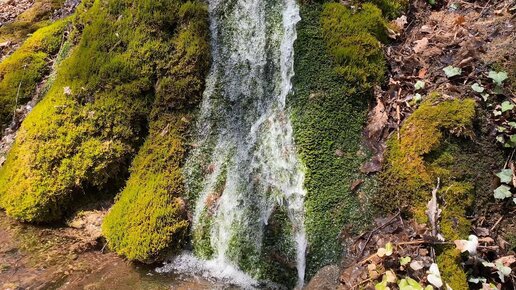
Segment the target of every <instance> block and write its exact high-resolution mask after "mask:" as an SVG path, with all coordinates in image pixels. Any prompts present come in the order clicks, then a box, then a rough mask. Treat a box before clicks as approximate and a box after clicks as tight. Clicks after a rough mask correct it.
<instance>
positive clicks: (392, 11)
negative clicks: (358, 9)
mask: <svg viewBox="0 0 516 290" xmlns="http://www.w3.org/2000/svg"><path fill="white" fill-rule="evenodd" d="M367 2H370V3H372V4H374V5H376V6H377V7H378V8H380V9H381V10H382V12H383V15H384V16H385V17H386V18H388V19H394V18H396V17H398V16H400V15H401V14H402V13H403V11H404V10H406V9H407V7H408V4H409V2H408V0H368V1H367Z"/></svg>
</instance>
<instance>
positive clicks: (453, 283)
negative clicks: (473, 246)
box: [437, 246, 469, 289]
mask: <svg viewBox="0 0 516 290" xmlns="http://www.w3.org/2000/svg"><path fill="white" fill-rule="evenodd" d="M461 262H462V260H461V253H460V251H459V250H457V249H456V248H455V247H449V246H447V247H444V248H443V249H441V250H440V251H439V253H438V256H437V264H438V265H439V270H440V272H441V277H442V279H443V281H444V282H446V283H447V284H448V285H449V286H450V287H451V288H452V289H469V287H468V282H467V277H466V273H464V270H463V269H462V267H461Z"/></svg>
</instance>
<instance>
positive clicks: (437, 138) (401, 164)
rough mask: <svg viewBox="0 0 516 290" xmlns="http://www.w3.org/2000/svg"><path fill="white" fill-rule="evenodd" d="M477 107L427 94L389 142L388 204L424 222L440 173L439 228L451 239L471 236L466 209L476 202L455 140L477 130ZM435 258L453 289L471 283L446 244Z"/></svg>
mask: <svg viewBox="0 0 516 290" xmlns="http://www.w3.org/2000/svg"><path fill="white" fill-rule="evenodd" d="M475 111H476V108H475V101H474V100H472V99H465V100H458V99H449V98H444V97H441V96H440V95H439V94H435V93H434V94H431V95H429V96H427V98H426V100H425V101H424V102H423V103H422V104H421V106H420V107H419V108H418V109H417V110H415V111H414V113H413V114H412V115H411V116H410V117H409V118H408V119H407V120H406V121H405V123H404V124H403V126H402V128H401V130H400V137H399V139H398V136H397V135H396V134H394V135H393V136H392V137H391V138H390V139H389V141H388V143H387V146H388V149H387V153H386V154H387V155H386V168H385V170H384V172H383V173H382V180H383V187H382V188H383V196H382V199H381V200H382V203H383V206H384V207H391V208H397V207H401V208H405V209H408V212H409V213H411V214H413V215H414V217H415V218H416V219H417V220H418V221H419V222H421V223H424V222H426V221H427V217H426V214H425V210H426V204H427V202H428V201H429V200H430V199H431V192H432V188H434V187H435V186H436V184H437V179H438V178H439V179H440V180H441V183H440V190H439V191H438V195H439V197H440V198H442V200H443V203H442V204H441V209H442V215H441V220H440V232H441V233H442V234H443V236H444V237H445V239H447V240H455V239H464V238H466V237H467V235H468V234H469V230H470V222H469V221H468V220H467V219H466V217H465V215H466V211H467V209H468V208H470V207H471V206H472V205H473V192H474V184H473V181H472V180H471V179H470V178H467V177H465V176H463V174H462V172H461V170H459V169H458V166H457V163H458V158H460V155H461V154H462V152H461V148H460V147H459V146H458V145H457V143H460V142H463V141H465V139H466V138H471V137H472V136H473V121H474V118H475V114H476V113H475ZM455 139H456V140H455ZM461 140H462V141H461ZM465 142H467V141H465ZM470 166H473V165H470ZM385 200H388V201H389V203H385ZM459 254H460V253H459ZM437 260H438V264H439V268H440V269H442V277H443V280H444V281H445V282H448V283H449V284H450V286H451V287H452V288H453V289H466V288H467V282H466V275H465V273H464V272H463V270H462V268H461V266H460V255H457V253H455V252H454V251H453V249H452V248H450V247H444V248H443V249H441V253H440V254H439V256H438V258H437Z"/></svg>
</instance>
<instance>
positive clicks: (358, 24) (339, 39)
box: [321, 3, 387, 93]
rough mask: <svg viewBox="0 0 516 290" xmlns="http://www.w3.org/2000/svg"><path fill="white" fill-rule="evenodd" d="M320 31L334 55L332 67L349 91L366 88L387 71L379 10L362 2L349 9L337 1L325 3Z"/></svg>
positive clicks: (384, 38) (381, 77)
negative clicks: (356, 6) (355, 7)
mask: <svg viewBox="0 0 516 290" xmlns="http://www.w3.org/2000/svg"><path fill="white" fill-rule="evenodd" d="M321 23H322V33H323V36H324V38H325V40H326V42H327V46H328V50H329V52H330V53H331V54H332V56H333V57H334V58H335V63H336V66H335V68H334V70H335V71H336V73H337V74H338V75H340V76H341V77H342V78H343V80H344V81H345V82H347V83H349V84H350V85H349V86H348V90H349V91H350V93H360V92H363V91H368V90H370V89H371V88H372V86H373V85H374V84H377V83H379V82H381V81H382V80H383V78H384V76H385V73H386V62H385V59H384V55H383V49H382V44H381V43H380V41H379V40H382V41H386V40H387V33H386V31H387V30H386V21H385V19H384V18H383V16H382V11H381V10H380V9H379V8H378V7H376V6H375V5H373V4H370V3H364V4H363V5H361V6H360V8H359V9H357V10H352V9H350V8H348V7H346V6H344V5H342V4H340V3H328V4H325V5H324V9H323V12H322V15H321Z"/></svg>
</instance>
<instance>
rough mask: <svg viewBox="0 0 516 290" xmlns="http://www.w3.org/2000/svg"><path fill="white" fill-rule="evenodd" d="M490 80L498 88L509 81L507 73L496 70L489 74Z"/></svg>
mask: <svg viewBox="0 0 516 290" xmlns="http://www.w3.org/2000/svg"><path fill="white" fill-rule="evenodd" d="M487 77H488V78H490V79H492V80H493V83H495V84H496V85H498V86H501V85H502V83H503V81H505V80H506V79H507V73H506V72H504V71H501V72H496V71H494V70H492V71H490V72H489V75H488V76H487Z"/></svg>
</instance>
